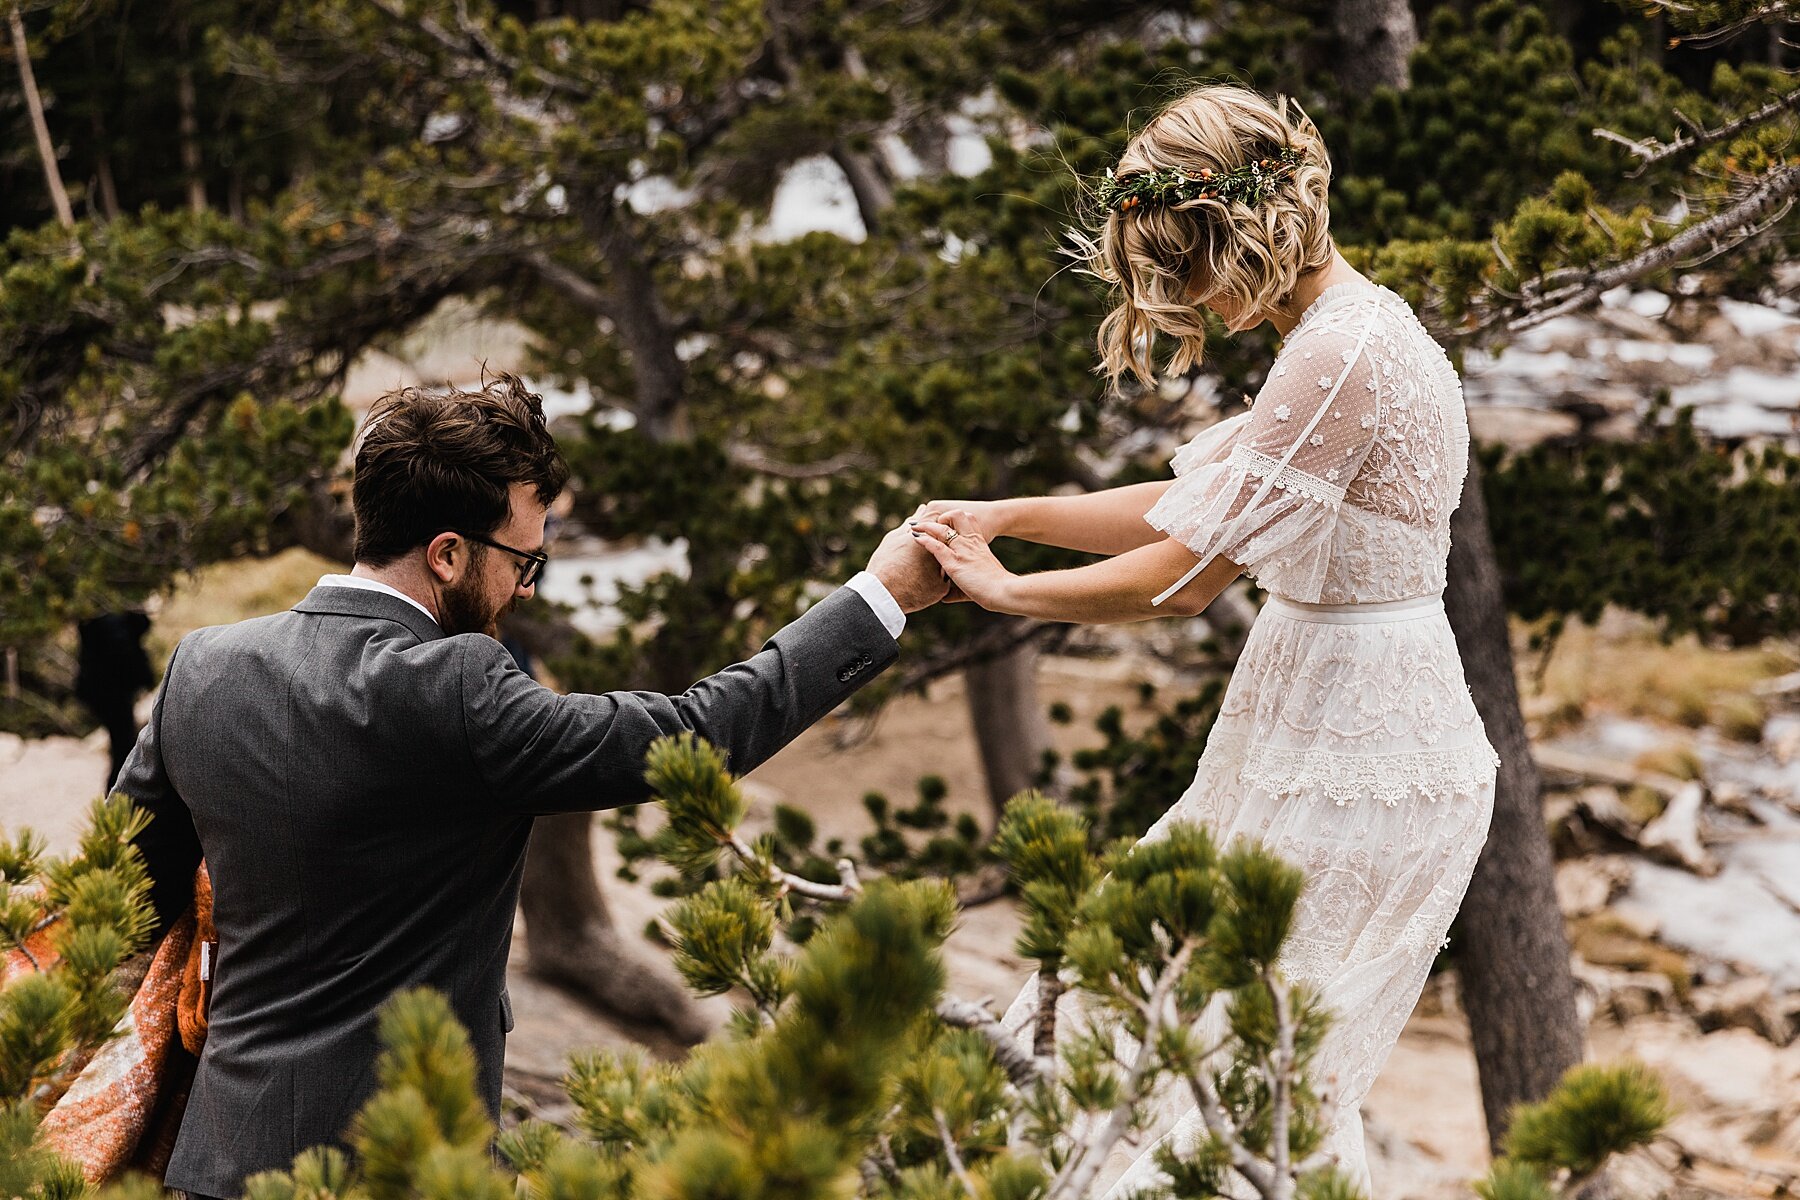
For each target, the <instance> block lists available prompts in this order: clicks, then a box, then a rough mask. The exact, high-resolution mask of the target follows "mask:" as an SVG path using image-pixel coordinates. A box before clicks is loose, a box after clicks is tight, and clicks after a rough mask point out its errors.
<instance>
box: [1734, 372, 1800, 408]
mask: <svg viewBox="0 0 1800 1200" xmlns="http://www.w3.org/2000/svg"><path fill="white" fill-rule="evenodd" d="M1725 386H1726V387H1727V388H1729V389H1730V390H1731V394H1732V396H1733V397H1735V398H1736V399H1739V400H1747V401H1749V402H1750V403H1751V404H1760V405H1763V406H1764V407H1765V408H1795V407H1800V376H1795V375H1792V374H1788V375H1774V374H1771V373H1769V372H1768V371H1758V370H1756V369H1755V368H1754V367H1733V368H1731V373H1730V374H1729V375H1727V376H1726V377H1725Z"/></svg>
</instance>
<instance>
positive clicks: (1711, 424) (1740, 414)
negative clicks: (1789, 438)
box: [1694, 400, 1795, 438]
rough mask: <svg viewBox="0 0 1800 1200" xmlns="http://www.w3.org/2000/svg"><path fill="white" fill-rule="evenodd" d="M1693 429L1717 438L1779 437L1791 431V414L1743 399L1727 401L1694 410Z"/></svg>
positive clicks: (1792, 428) (1792, 424)
mask: <svg viewBox="0 0 1800 1200" xmlns="http://www.w3.org/2000/svg"><path fill="white" fill-rule="evenodd" d="M1694 428H1696V429H1700V430H1704V431H1705V432H1707V433H1709V434H1711V435H1712V436H1713V437H1719V438H1740V437H1757V436H1768V437H1783V436H1785V435H1787V434H1791V433H1794V432H1795V426H1794V418H1793V417H1792V415H1790V414H1788V413H1783V412H1777V411H1774V410H1772V409H1767V408H1763V407H1761V406H1760V405H1756V404H1751V403H1748V402H1747V401H1743V400H1730V401H1727V402H1726V403H1723V404H1712V405H1708V406H1706V407H1704V408H1701V409H1699V410H1697V411H1696V412H1695V413H1694Z"/></svg>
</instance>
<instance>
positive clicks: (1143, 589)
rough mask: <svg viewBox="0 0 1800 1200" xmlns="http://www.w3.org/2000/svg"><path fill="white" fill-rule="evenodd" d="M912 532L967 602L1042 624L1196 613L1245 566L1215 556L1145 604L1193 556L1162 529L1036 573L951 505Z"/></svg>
mask: <svg viewBox="0 0 1800 1200" xmlns="http://www.w3.org/2000/svg"><path fill="white" fill-rule="evenodd" d="M914 534H915V536H916V537H917V538H918V540H919V544H920V545H922V546H924V547H925V549H926V550H928V551H930V553H931V555H932V557H933V558H935V559H937V560H938V565H940V566H942V567H943V568H944V573H945V574H946V575H948V576H949V577H950V579H951V580H952V581H953V582H954V583H955V584H956V586H957V587H958V588H959V589H960V590H961V591H962V592H963V594H964V595H966V596H967V597H968V598H969V599H971V600H973V601H975V602H976V603H977V604H979V605H981V606H982V607H983V608H986V609H989V610H991V611H993V612H1001V613H1010V614H1012V615H1014V616H1020V617H1036V618H1038V619H1040V620H1045V621H1075V622H1080V623H1082V624H1086V625H1101V624H1109V623H1113V622H1120V621H1143V620H1148V619H1149V618H1151V617H1163V616H1171V615H1176V616H1193V615H1195V614H1197V613H1199V612H1201V611H1203V610H1204V609H1205V608H1206V606H1207V605H1209V604H1211V603H1212V602H1213V600H1214V599H1215V598H1216V597H1217V596H1218V594H1219V593H1220V592H1222V591H1224V590H1225V586H1226V585H1227V584H1229V583H1230V582H1231V581H1232V580H1233V579H1236V578H1237V577H1238V575H1239V574H1240V573H1241V572H1242V570H1243V568H1242V567H1240V566H1238V564H1236V563H1234V562H1232V561H1231V560H1230V559H1227V558H1225V557H1224V556H1222V555H1221V556H1219V557H1216V558H1214V559H1213V561H1212V562H1211V563H1210V564H1208V566H1207V568H1206V569H1205V570H1204V571H1201V572H1200V574H1198V575H1196V576H1195V577H1194V578H1193V579H1191V580H1189V581H1188V583H1187V585H1186V586H1185V587H1183V588H1182V589H1181V590H1180V591H1178V592H1176V593H1175V594H1174V595H1173V596H1170V597H1169V598H1168V599H1167V600H1165V601H1164V602H1163V603H1162V604H1161V605H1160V606H1158V605H1153V604H1151V603H1150V601H1151V600H1152V599H1153V598H1154V597H1156V596H1158V595H1160V594H1161V593H1162V592H1163V590H1164V589H1165V588H1167V587H1168V586H1169V585H1170V584H1172V583H1174V582H1175V581H1176V580H1177V579H1180V578H1181V577H1182V576H1183V575H1185V574H1186V573H1187V572H1188V571H1190V570H1192V569H1193V567H1194V561H1195V559H1194V554H1193V552H1192V551H1191V550H1189V549H1188V548H1187V547H1186V546H1183V545H1182V544H1181V543H1180V542H1177V541H1175V540H1174V539H1173V538H1167V537H1163V536H1162V535H1160V534H1157V535H1156V540H1155V542H1154V543H1153V544H1151V545H1148V546H1139V547H1138V548H1137V549H1135V550H1128V551H1126V552H1125V553H1123V554H1118V555H1114V556H1113V557H1111V558H1108V559H1106V560H1105V561H1103V562H1097V563H1091V564H1089V565H1088V566H1085V567H1073V568H1071V569H1069V570H1066V571H1040V572H1039V573H1037V574H1035V575H1014V574H1013V573H1012V572H1010V571H1008V570H1007V569H1006V568H1005V566H1003V565H1002V564H1001V562H1000V560H999V559H997V558H995V557H994V553H993V551H992V550H991V549H989V548H988V545H987V539H986V538H985V537H984V536H983V534H982V530H981V527H980V524H979V522H978V521H977V520H976V519H975V518H974V517H972V516H971V515H970V514H968V513H967V512H964V511H961V510H952V511H949V512H946V513H944V514H942V516H941V519H939V520H929V519H924V520H920V521H919V522H917V524H916V525H915V526H914ZM952 534H954V535H955V536H954V537H952V536H951V535H952ZM946 539H948V540H946Z"/></svg>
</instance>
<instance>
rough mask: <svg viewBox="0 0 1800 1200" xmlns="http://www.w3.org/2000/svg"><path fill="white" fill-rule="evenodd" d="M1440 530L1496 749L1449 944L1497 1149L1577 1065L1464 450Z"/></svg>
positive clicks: (1543, 838)
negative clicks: (1489, 809)
mask: <svg viewBox="0 0 1800 1200" xmlns="http://www.w3.org/2000/svg"><path fill="white" fill-rule="evenodd" d="M1450 533H1451V543H1450V579H1449V587H1448V588H1447V590H1446V592H1445V596H1444V604H1445V608H1446V609H1447V610H1448V612H1449V616H1450V625H1451V628H1452V629H1454V630H1455V632H1456V644H1457V648H1458V650H1459V651H1460V652H1461V654H1462V660H1463V669H1464V672H1465V673H1466V675H1467V677H1468V682H1469V690H1470V692H1471V693H1472V694H1473V695H1474V698H1475V707H1476V710H1477V711H1479V712H1480V714H1481V719H1482V723H1483V724H1484V725H1486V726H1487V734H1488V740H1489V741H1490V742H1492V743H1493V746H1494V749H1495V751H1496V752H1497V753H1498V754H1499V755H1500V773H1499V779H1498V782H1497V788H1496V794H1495V798H1494V822H1493V827H1492V828H1491V829H1490V831H1489V833H1488V840H1487V846H1486V847H1485V849H1483V851H1482V855H1481V861H1480V863H1478V864H1477V866H1476V868H1475V877H1474V879H1473V880H1472V881H1471V882H1470V884H1469V892H1468V896H1467V897H1466V898H1465V899H1464V900H1463V907H1462V926H1461V929H1462V932H1461V939H1462V944H1461V946H1460V947H1459V948H1458V950H1457V964H1458V968H1459V971H1460V973H1461V985H1462V999H1463V1008H1464V1009H1465V1010H1466V1011H1467V1012H1468V1014H1469V1029H1470V1033H1471V1035H1472V1038H1473V1040H1474V1044H1475V1062H1476V1066H1477V1067H1478V1068H1479V1070H1480V1075H1481V1104H1482V1108H1483V1110H1484V1111H1485V1113H1486V1115H1487V1128H1488V1142H1489V1145H1490V1147H1491V1148H1492V1149H1493V1150H1494V1151H1495V1152H1496V1153H1498V1152H1499V1148H1500V1140H1501V1138H1502V1137H1503V1136H1504V1134H1505V1133H1506V1125H1507V1116H1508V1113H1509V1111H1510V1110H1511V1108H1512V1106H1513V1105H1515V1104H1518V1103H1521V1102H1523V1101H1532V1100H1541V1099H1542V1098H1543V1097H1544V1096H1545V1095H1546V1094H1548V1093H1549V1091H1550V1089H1551V1088H1553V1087H1555V1086H1556V1084H1557V1081H1558V1080H1560V1079H1561V1078H1562V1075H1563V1072H1565V1071H1567V1070H1568V1069H1569V1068H1570V1067H1572V1066H1574V1065H1575V1064H1576V1063H1578V1062H1580V1061H1581V1058H1582V1052H1583V1051H1582V1047H1583V1042H1584V1037H1583V1030H1582V1027H1581V1020H1580V1017H1579V1016H1578V1015H1577V1013H1576V1009H1575V978H1574V976H1573V975H1572V974H1571V973H1570V970H1569V943H1568V937H1567V934H1566V932H1565V931H1564V929H1563V918H1562V910H1561V909H1560V908H1559V907H1558V906H1557V902H1556V888H1555V875H1554V871H1553V867H1552V864H1551V859H1550V839H1549V837H1548V836H1547V835H1546V833H1545V830H1544V809H1543V803H1542V798H1541V794H1540V793H1541V783H1540V781H1539V778H1538V769H1537V764H1536V762H1535V761H1533V759H1532V757H1531V743H1530V742H1529V741H1528V740H1527V738H1526V735H1525V718H1524V715H1523V714H1522V713H1521V712H1520V711H1519V693H1518V683H1517V678H1516V676H1515V675H1514V674H1513V655H1512V641H1511V639H1510V637H1509V635H1508V631H1507V625H1506V606H1505V603H1504V600H1503V598H1502V595H1501V590H1500V569H1499V565H1498V563H1497V562H1496V561H1495V559H1494V541H1493V537H1492V535H1491V534H1490V533H1489V531H1488V516H1487V504H1486V501H1485V499H1484V498H1483V496H1482V492H1481V472H1480V464H1479V463H1478V462H1477V461H1476V458H1475V454H1474V450H1473V448H1471V450H1470V454H1469V474H1468V479H1467V480H1466V481H1465V483H1464V485H1463V495H1462V503H1461V505H1460V506H1459V507H1458V508H1457V510H1456V512H1455V514H1454V515H1453V517H1452V518H1451V522H1450Z"/></svg>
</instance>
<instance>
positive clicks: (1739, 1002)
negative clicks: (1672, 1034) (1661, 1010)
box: [1688, 975, 1794, 1046]
mask: <svg viewBox="0 0 1800 1200" xmlns="http://www.w3.org/2000/svg"><path fill="white" fill-rule="evenodd" d="M1688 1003H1689V1007H1690V1008H1692V1010H1693V1013H1694V1020H1695V1021H1696V1022H1697V1023H1698V1024H1699V1026H1700V1028H1701V1029H1702V1030H1705V1031H1706V1032H1708V1033H1711V1032H1712V1031H1713V1030H1715V1029H1748V1030H1750V1031H1751V1032H1752V1033H1755V1034H1758V1035H1760V1036H1761V1037H1764V1038H1767V1039H1768V1040H1769V1041H1771V1042H1774V1043H1775V1044H1776V1045H1777V1046H1785V1045H1787V1044H1788V1043H1789V1042H1791V1041H1792V1040H1793V1038H1794V1030H1793V1026H1792V1025H1791V1024H1790V1023H1789V1021H1788V1015H1787V1013H1786V1012H1785V1011H1784V1010H1783V1007H1782V1005H1781V1004H1780V1003H1778V1002H1777V1000H1776V997H1775V994H1774V991H1773V989H1772V988H1771V987H1770V986H1769V981H1768V980H1767V979H1766V978H1764V977H1763V976H1760V975H1749V976H1745V977H1743V978H1741V979H1734V980H1732V981H1731V982H1729V983H1721V984H1714V985H1710V986H1706V987H1697V988H1695V989H1694V990H1693V991H1692V992H1691V993H1689V996H1688Z"/></svg>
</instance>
